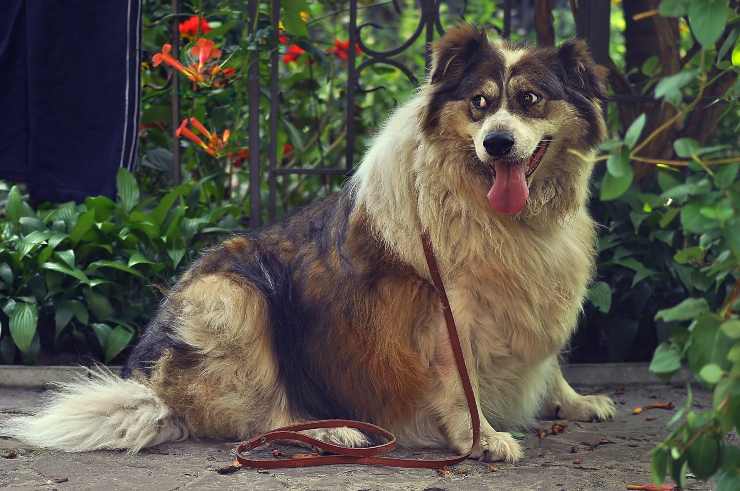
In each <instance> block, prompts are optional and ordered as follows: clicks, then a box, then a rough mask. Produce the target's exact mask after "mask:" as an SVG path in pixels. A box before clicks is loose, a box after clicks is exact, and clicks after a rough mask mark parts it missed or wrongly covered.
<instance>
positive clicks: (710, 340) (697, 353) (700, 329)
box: [686, 313, 732, 373]
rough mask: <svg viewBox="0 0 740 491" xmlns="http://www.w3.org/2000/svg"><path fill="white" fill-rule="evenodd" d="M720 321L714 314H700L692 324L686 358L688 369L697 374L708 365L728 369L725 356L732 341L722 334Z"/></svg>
mask: <svg viewBox="0 0 740 491" xmlns="http://www.w3.org/2000/svg"><path fill="white" fill-rule="evenodd" d="M721 322H722V319H721V318H720V317H719V316H717V315H715V314H709V313H707V314H702V315H701V316H700V317H699V318H698V319H697V320H696V322H695V323H694V325H693V328H692V329H691V335H690V337H689V343H690V344H689V349H688V350H687V352H686V358H687V361H688V365H689V368H690V369H691V370H692V371H693V372H695V373H699V372H700V371H701V369H702V368H703V367H704V366H705V365H708V364H710V363H714V364H716V365H719V367H720V368H722V369H725V368H728V367H729V363H728V361H727V354H728V352H729V350H730V346H731V345H732V341H731V340H730V339H728V338H727V336H725V335H724V334H723V333H722V330H721V329H720V327H719V326H720V324H721Z"/></svg>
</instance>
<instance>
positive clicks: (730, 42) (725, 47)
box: [717, 27, 740, 63]
mask: <svg viewBox="0 0 740 491" xmlns="http://www.w3.org/2000/svg"><path fill="white" fill-rule="evenodd" d="M738 34H740V29H738V28H737V27H736V28H735V29H733V30H732V32H730V35H729V36H727V38H726V39H725V42H723V43H722V46H721V47H720V48H719V50H718V51H717V63H720V62H722V58H724V57H725V55H726V54H727V53H728V52H729V51H730V49H732V47H733V46H734V45H735V43H736V42H737V38H738Z"/></svg>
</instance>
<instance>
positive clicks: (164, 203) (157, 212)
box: [149, 188, 180, 227]
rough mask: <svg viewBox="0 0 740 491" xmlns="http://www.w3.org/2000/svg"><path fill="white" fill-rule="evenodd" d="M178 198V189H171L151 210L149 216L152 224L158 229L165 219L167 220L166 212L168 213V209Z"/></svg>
mask: <svg viewBox="0 0 740 491" xmlns="http://www.w3.org/2000/svg"><path fill="white" fill-rule="evenodd" d="M179 196H180V189H179V188H176V189H173V190H172V191H170V192H168V193H167V194H165V195H164V196H163V197H162V199H161V200H160V202H159V204H158V205H157V207H156V208H154V210H152V212H151V213H150V215H149V216H150V217H151V221H152V223H154V224H155V225H156V226H158V227H161V226H162V224H163V223H164V220H165V218H167V212H168V211H170V208H172V205H173V204H174V203H175V200H176V199H177V198H178V197H179Z"/></svg>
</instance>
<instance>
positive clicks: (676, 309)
mask: <svg viewBox="0 0 740 491" xmlns="http://www.w3.org/2000/svg"><path fill="white" fill-rule="evenodd" d="M708 311H709V304H708V303H707V301H706V299H704V298H687V299H686V300H684V301H683V302H681V303H679V304H678V305H675V306H673V307H671V308H670V309H663V310H659V311H658V313H657V314H656V315H655V320H663V321H665V322H673V321H685V320H692V319H694V318H696V317H698V316H699V315H700V314H703V313H704V312H708Z"/></svg>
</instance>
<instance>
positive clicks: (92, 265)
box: [87, 259, 144, 278]
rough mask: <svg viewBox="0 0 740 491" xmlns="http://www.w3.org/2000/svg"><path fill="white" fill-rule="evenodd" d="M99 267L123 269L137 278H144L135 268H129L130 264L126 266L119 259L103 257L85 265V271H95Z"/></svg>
mask: <svg viewBox="0 0 740 491" xmlns="http://www.w3.org/2000/svg"><path fill="white" fill-rule="evenodd" d="M99 268H111V269H117V270H118V271H123V272H125V273H128V274H132V275H134V276H137V277H139V278H144V275H142V274H141V273H139V272H138V271H136V270H135V269H133V268H131V267H130V266H127V265H126V264H124V263H122V262H119V261H109V260H105V259H101V260H99V261H94V262H92V263H90V264H89V265H88V266H87V271H88V272H92V271H96V270H97V269H99Z"/></svg>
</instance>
